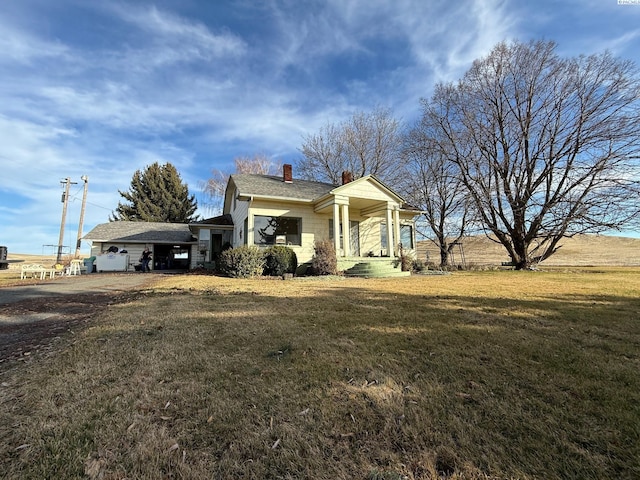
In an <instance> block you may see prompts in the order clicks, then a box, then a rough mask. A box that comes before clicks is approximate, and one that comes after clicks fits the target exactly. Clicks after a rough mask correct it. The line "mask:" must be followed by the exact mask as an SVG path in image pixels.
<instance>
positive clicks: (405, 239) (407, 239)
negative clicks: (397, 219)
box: [400, 225, 413, 248]
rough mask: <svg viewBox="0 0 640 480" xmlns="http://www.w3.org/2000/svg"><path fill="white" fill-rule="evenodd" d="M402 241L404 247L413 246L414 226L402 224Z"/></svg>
mask: <svg viewBox="0 0 640 480" xmlns="http://www.w3.org/2000/svg"><path fill="white" fill-rule="evenodd" d="M400 243H402V248H413V227H412V226H411V225H400Z"/></svg>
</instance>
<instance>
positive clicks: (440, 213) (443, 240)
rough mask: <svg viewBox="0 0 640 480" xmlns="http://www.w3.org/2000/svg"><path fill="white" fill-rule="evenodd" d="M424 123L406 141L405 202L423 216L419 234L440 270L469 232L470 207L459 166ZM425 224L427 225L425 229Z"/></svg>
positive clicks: (413, 130) (414, 129) (418, 224)
mask: <svg viewBox="0 0 640 480" xmlns="http://www.w3.org/2000/svg"><path fill="white" fill-rule="evenodd" d="M433 134H434V132H433V131H431V130H430V129H429V127H428V125H426V124H425V123H424V122H419V123H418V124H417V125H416V126H415V127H414V128H413V129H411V130H410V131H409V132H408V134H407V136H406V139H405V145H404V154H405V157H406V164H407V171H408V172H409V175H407V178H408V184H407V185H405V189H406V190H407V192H408V193H407V194H408V199H409V201H410V202H411V203H412V204H413V205H414V206H417V207H419V208H420V209H421V210H422V212H423V218H424V222H418V223H417V226H420V225H421V224H422V226H423V227H426V228H424V231H423V232H422V234H423V235H424V236H425V237H426V238H428V239H429V240H430V241H431V242H433V244H434V245H435V246H436V247H437V248H438V250H439V252H440V266H441V267H445V266H447V265H449V256H450V255H451V253H452V251H453V249H454V248H455V246H456V245H457V244H458V243H459V242H460V241H461V240H462V238H463V237H464V236H465V234H466V233H467V232H468V231H469V230H470V227H471V225H472V223H471V214H470V212H471V203H470V198H469V194H468V191H467V189H466V187H465V186H464V183H463V182H462V178H461V175H460V171H459V169H458V166H457V165H456V164H455V163H453V162H451V161H450V160H449V159H448V158H447V156H446V155H444V154H443V152H442V151H441V150H440V148H439V146H438V143H437V141H436V140H435V139H434V137H433ZM425 224H426V225H425Z"/></svg>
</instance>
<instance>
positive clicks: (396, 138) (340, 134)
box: [296, 108, 402, 185]
mask: <svg viewBox="0 0 640 480" xmlns="http://www.w3.org/2000/svg"><path fill="white" fill-rule="evenodd" d="M401 141H402V136H401V133H400V123H399V122H398V121H397V120H395V119H394V118H393V116H392V114H391V111H390V110H388V109H383V108H376V109H374V110H373V111H371V112H368V113H365V112H357V113H355V114H354V115H353V116H352V117H351V118H350V119H349V120H347V121H345V122H343V123H339V124H327V125H326V126H325V127H323V128H321V129H320V131H319V132H318V133H317V134H315V135H308V136H306V137H305V138H304V141H303V145H302V148H301V152H302V155H303V158H302V159H301V160H299V162H298V164H297V166H296V168H297V170H298V171H299V172H301V174H302V175H303V176H304V177H305V178H308V179H311V180H317V181H324V182H328V183H333V184H339V183H340V181H341V178H342V172H344V171H349V172H351V173H352V174H353V178H354V179H357V178H360V177H363V176H365V175H369V174H374V175H376V176H377V177H378V178H379V179H380V180H382V181H384V182H386V183H388V184H390V185H397V184H398V183H399V181H400V180H401V179H402V173H401V172H400V171H399V170H400V169H399V166H400V162H401V156H400V148H401Z"/></svg>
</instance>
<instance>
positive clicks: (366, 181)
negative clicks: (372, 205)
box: [330, 175, 404, 203]
mask: <svg viewBox="0 0 640 480" xmlns="http://www.w3.org/2000/svg"><path fill="white" fill-rule="evenodd" d="M330 193H331V194H333V195H344V196H345V197H360V198H369V199H372V200H392V201H395V202H400V203H404V199H403V198H402V197H401V196H400V195H398V194H397V193H395V192H394V191H393V190H392V189H391V188H389V187H388V186H386V185H385V184H384V183H382V182H381V181H380V180H378V179H377V178H376V177H374V176H373V175H366V176H364V177H360V178H358V179H357V180H354V181H352V182H349V183H345V184H344V185H340V186H339V187H336V188H334V189H333V190H331V192H330Z"/></svg>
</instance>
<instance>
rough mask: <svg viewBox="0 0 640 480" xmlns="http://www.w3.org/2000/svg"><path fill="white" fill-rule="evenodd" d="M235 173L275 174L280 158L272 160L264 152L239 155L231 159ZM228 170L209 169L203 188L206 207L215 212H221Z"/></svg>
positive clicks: (280, 163) (280, 165) (280, 166)
mask: <svg viewBox="0 0 640 480" xmlns="http://www.w3.org/2000/svg"><path fill="white" fill-rule="evenodd" d="M233 162H234V164H235V173H255V174H257V175H275V174H277V172H278V171H280V169H281V168H282V162H281V161H280V160H273V159H272V158H271V157H269V156H268V155H266V154H264V153H257V154H255V155H253V156H240V157H236V158H234V159H233ZM230 175H231V173H230V172H223V171H222V170H219V169H213V170H212V171H211V178H209V179H208V180H207V181H206V183H205V185H204V188H203V191H204V192H205V195H206V197H207V202H206V203H205V206H206V208H207V209H208V210H209V211H211V212H213V213H214V214H216V213H221V212H222V203H223V201H224V194H225V189H226V187H227V183H228V182H229V176H230Z"/></svg>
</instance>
